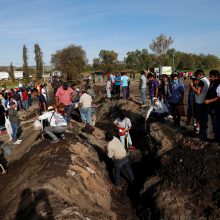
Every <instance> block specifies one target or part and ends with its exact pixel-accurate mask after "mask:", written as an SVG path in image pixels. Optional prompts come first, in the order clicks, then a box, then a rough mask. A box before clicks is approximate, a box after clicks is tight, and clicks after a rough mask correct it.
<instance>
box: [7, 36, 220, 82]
mask: <svg viewBox="0 0 220 220" xmlns="http://www.w3.org/2000/svg"><path fill="white" fill-rule="evenodd" d="M172 44H173V39H172V38H171V37H167V36H165V35H164V34H160V35H159V36H158V37H156V38H155V39H153V40H152V43H151V44H150V45H149V48H150V50H151V53H150V52H149V51H148V50H147V49H142V50H139V49H137V50H135V51H129V52H127V56H126V57H125V58H124V61H122V62H121V61H119V60H118V53H117V52H115V51H113V50H101V51H100V52H99V56H98V58H94V59H93V64H92V66H91V65H88V60H87V58H86V52H85V51H84V50H83V48H82V47H81V46H77V45H70V46H68V47H65V48H63V49H61V50H58V51H56V52H55V53H54V54H52V55H51V64H52V66H53V68H54V70H58V71H61V72H62V74H63V76H64V79H66V80H74V79H78V78H79V74H80V73H82V72H83V71H85V70H88V71H105V72H107V71H113V70H120V71H123V70H125V69H133V70H136V71H138V72H140V71H141V70H143V69H149V68H153V67H159V66H173V69H174V70H193V69H195V68H206V69H210V68H218V67H219V66H220V61H219V58H218V57H217V56H215V55H211V54H208V55H204V54H199V55H198V54H194V53H185V52H181V51H177V50H175V49H174V48H171V45H172ZM34 53H35V61H36V70H35V74H36V76H37V78H38V79H40V78H41V77H42V73H43V53H42V51H41V48H40V46H39V45H38V44H35V45H34ZM13 72H14V67H13V64H12V63H11V65H10V76H11V78H12V80H13ZM23 72H24V78H25V79H29V76H30V72H31V69H30V68H29V67H28V49H27V47H26V46H25V45H24V46H23Z"/></svg>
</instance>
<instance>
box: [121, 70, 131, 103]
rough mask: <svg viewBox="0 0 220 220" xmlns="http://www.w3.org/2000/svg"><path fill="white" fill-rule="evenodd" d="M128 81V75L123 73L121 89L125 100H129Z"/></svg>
mask: <svg viewBox="0 0 220 220" xmlns="http://www.w3.org/2000/svg"><path fill="white" fill-rule="evenodd" d="M128 81H129V78H128V77H127V73H126V72H125V73H123V74H122V77H121V87H122V92H123V99H127V97H128V96H127V93H128Z"/></svg>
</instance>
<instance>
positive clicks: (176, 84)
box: [170, 73, 184, 125]
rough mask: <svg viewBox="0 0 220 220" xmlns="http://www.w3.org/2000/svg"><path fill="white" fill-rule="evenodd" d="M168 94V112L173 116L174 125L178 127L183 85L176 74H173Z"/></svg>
mask: <svg viewBox="0 0 220 220" xmlns="http://www.w3.org/2000/svg"><path fill="white" fill-rule="evenodd" d="M170 93H171V94H170V112H171V115H172V116H173V120H174V124H176V125H180V118H181V115H180V111H179V107H180V105H181V104H183V98H184V85H183V83H182V82H180V81H179V79H178V74H177V73H174V74H173V81H172V83H171V91H170Z"/></svg>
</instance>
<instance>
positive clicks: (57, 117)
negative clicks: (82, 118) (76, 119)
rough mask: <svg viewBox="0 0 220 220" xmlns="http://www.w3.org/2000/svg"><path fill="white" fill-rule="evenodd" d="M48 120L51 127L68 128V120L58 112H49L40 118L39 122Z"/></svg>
mask: <svg viewBox="0 0 220 220" xmlns="http://www.w3.org/2000/svg"><path fill="white" fill-rule="evenodd" d="M45 119H47V120H48V122H49V124H50V126H51V127H56V126H67V122H66V120H65V119H64V118H63V116H62V115H61V114H59V113H57V112H54V111H49V112H45V113H44V114H43V115H41V116H39V117H38V120H40V121H42V120H45Z"/></svg>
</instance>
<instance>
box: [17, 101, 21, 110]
mask: <svg viewBox="0 0 220 220" xmlns="http://www.w3.org/2000/svg"><path fill="white" fill-rule="evenodd" d="M16 102H17V107H18V110H21V109H22V107H21V101H20V100H18V101H16Z"/></svg>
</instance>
